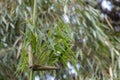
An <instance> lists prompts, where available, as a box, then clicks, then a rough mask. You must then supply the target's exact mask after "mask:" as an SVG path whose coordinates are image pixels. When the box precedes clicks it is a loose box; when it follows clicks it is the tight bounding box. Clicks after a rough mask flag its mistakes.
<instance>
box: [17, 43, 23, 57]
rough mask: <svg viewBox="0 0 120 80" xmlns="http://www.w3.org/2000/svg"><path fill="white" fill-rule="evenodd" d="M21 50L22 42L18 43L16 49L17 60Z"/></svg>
mask: <svg viewBox="0 0 120 80" xmlns="http://www.w3.org/2000/svg"><path fill="white" fill-rule="evenodd" d="M21 50H22V42H20V43H19V47H18V51H17V59H18V58H19V57H20V54H21Z"/></svg>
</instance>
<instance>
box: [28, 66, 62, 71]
mask: <svg viewBox="0 0 120 80" xmlns="http://www.w3.org/2000/svg"><path fill="white" fill-rule="evenodd" d="M30 68H31V69H32V70H33V71H41V70H59V69H60V67H54V66H42V65H33V66H30Z"/></svg>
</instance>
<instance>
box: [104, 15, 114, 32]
mask: <svg viewBox="0 0 120 80" xmlns="http://www.w3.org/2000/svg"><path fill="white" fill-rule="evenodd" d="M105 20H106V22H107V24H108V25H109V27H110V28H111V29H112V30H113V31H114V29H113V26H112V25H111V23H110V21H109V20H108V17H107V16H106V15H105Z"/></svg>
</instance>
